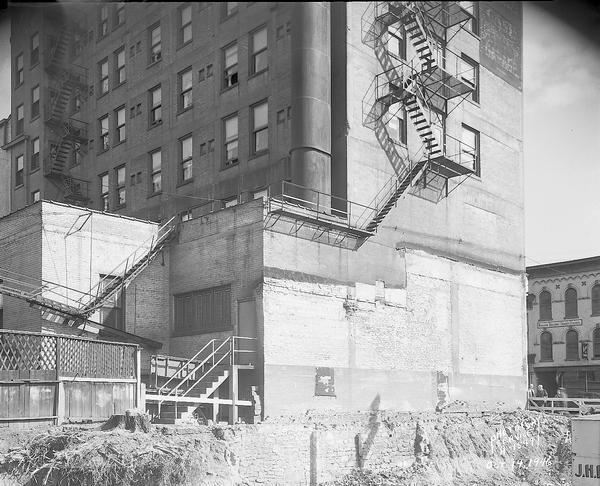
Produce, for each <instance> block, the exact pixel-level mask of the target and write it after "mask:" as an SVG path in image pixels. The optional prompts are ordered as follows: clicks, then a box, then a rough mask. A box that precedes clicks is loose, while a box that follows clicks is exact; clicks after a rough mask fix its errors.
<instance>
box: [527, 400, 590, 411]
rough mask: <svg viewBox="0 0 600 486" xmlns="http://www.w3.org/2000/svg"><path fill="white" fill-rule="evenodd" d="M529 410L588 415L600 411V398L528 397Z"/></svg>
mask: <svg viewBox="0 0 600 486" xmlns="http://www.w3.org/2000/svg"><path fill="white" fill-rule="evenodd" d="M527 408H528V410H535V411H539V412H547V413H569V414H578V415H587V414H589V413H600V398H538V397H536V398H531V397H529V398H528V399H527Z"/></svg>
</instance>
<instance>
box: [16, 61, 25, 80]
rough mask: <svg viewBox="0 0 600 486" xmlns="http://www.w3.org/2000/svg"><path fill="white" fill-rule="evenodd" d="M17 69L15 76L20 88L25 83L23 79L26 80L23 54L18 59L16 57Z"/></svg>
mask: <svg viewBox="0 0 600 486" xmlns="http://www.w3.org/2000/svg"><path fill="white" fill-rule="evenodd" d="M15 68H16V69H15V71H16V76H15V80H16V82H17V84H16V87H17V88H18V87H19V86H21V85H22V84H23V81H25V77H24V74H23V54H19V55H18V56H17V57H16V59H15Z"/></svg>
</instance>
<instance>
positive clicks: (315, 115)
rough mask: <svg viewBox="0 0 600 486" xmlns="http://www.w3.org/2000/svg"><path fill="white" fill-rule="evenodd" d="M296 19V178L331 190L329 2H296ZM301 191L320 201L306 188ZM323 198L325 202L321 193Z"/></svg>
mask: <svg viewBox="0 0 600 486" xmlns="http://www.w3.org/2000/svg"><path fill="white" fill-rule="evenodd" d="M292 18H293V19H294V22H293V24H292V39H291V44H292V86H291V88H292V89H291V91H292V134H291V135H292V136H291V150H290V153H291V166H292V167H291V169H292V182H293V183H295V184H299V185H302V186H305V187H308V188H310V189H314V190H316V191H320V192H324V193H326V194H330V193H331V36H330V5H329V2H296V3H295V4H294V9H293V17H292ZM302 192H304V194H302V195H300V194H298V197H302V198H304V199H308V200H311V201H313V202H314V201H315V199H316V195H315V194H314V193H311V192H310V191H302ZM321 202H325V201H324V199H323V198H321Z"/></svg>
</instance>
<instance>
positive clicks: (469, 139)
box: [459, 123, 481, 176]
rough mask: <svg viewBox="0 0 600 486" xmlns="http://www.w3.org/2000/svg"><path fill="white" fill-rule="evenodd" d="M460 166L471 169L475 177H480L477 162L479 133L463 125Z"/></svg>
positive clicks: (478, 163)
mask: <svg viewBox="0 0 600 486" xmlns="http://www.w3.org/2000/svg"><path fill="white" fill-rule="evenodd" d="M459 163H460V165H462V166H465V167H468V168H469V169H471V170H472V171H473V172H474V173H475V175H478V176H479V175H481V168H480V162H479V132H478V131H477V130H475V129H473V128H471V127H469V126H467V125H465V124H464V123H463V126H462V138H461V142H460V160H459Z"/></svg>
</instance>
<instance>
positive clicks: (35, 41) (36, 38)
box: [31, 32, 40, 66]
mask: <svg viewBox="0 0 600 486" xmlns="http://www.w3.org/2000/svg"><path fill="white" fill-rule="evenodd" d="M39 61H40V34H38V33H37V32H36V33H35V34H33V35H32V36H31V65H32V66H35V65H36V64H37V63H38V62H39Z"/></svg>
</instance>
